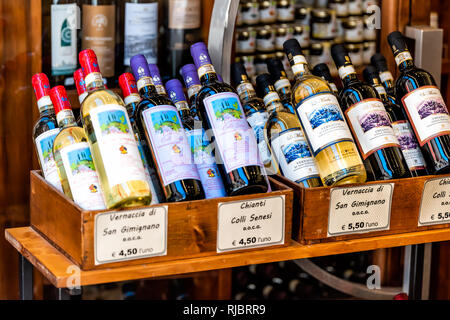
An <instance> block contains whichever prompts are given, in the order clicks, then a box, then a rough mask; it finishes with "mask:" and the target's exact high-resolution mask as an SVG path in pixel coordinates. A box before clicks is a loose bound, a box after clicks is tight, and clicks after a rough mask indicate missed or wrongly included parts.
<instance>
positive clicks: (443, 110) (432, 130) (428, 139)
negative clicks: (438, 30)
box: [388, 31, 450, 174]
mask: <svg viewBox="0 0 450 320" xmlns="http://www.w3.org/2000/svg"><path fill="white" fill-rule="evenodd" d="M388 41H389V44H390V45H391V48H392V52H393V53H394V57H395V62H396V63H397V66H398V68H399V70H400V76H399V77H398V79H397V81H396V82H395V93H396V97H397V101H399V102H400V101H401V102H402V105H403V108H404V109H405V111H406V113H407V115H408V118H409V121H410V122H411V125H412V127H413V129H414V132H415V134H416V138H417V141H419V145H420V147H421V148H422V153H423V155H424V157H425V159H426V160H427V162H428V164H429V171H430V173H432V174H441V173H448V172H450V116H449V112H448V109H447V106H446V105H445V102H444V99H443V98H442V95H441V92H440V90H439V88H438V87H437V86H436V82H435V81H434V79H433V76H432V75H431V74H430V73H429V72H427V71H425V70H423V69H419V68H417V67H416V66H415V65H414V61H413V58H412V56H411V54H410V52H409V50H408V47H407V45H406V43H405V40H404V39H403V35H402V34H401V33H400V32H398V31H395V32H392V33H391V34H389V36H388Z"/></svg>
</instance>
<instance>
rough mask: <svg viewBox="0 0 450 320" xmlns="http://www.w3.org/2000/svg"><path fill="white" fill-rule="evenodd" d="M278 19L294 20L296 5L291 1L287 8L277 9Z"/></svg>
mask: <svg viewBox="0 0 450 320" xmlns="http://www.w3.org/2000/svg"><path fill="white" fill-rule="evenodd" d="M277 19H278V21H293V20H294V6H293V4H292V3H291V4H290V5H289V7H287V8H278V9H277Z"/></svg>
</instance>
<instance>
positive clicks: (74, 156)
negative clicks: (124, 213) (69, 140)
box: [60, 142, 106, 210]
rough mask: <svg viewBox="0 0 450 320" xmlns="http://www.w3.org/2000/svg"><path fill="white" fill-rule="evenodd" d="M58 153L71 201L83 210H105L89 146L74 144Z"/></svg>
mask: <svg viewBox="0 0 450 320" xmlns="http://www.w3.org/2000/svg"><path fill="white" fill-rule="evenodd" d="M60 152H61V159H62V164H63V166H64V171H65V172H66V176H67V181H68V183H69V186H70V192H71V193H72V197H73V201H74V202H75V203H76V204H78V205H79V206H80V207H81V208H83V209H84V210H103V209H106V206H105V202H104V199H103V193H102V190H101V188H100V182H99V179H98V176H97V171H95V166H94V162H93V161H92V155H91V150H90V149H89V144H88V143H87V142H80V143H75V144H72V145H70V146H67V147H65V148H63V149H61V151H60Z"/></svg>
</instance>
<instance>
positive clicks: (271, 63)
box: [267, 58, 286, 81]
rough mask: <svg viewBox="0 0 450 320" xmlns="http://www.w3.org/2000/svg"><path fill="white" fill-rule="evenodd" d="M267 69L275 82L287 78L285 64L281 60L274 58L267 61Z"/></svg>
mask: <svg viewBox="0 0 450 320" xmlns="http://www.w3.org/2000/svg"><path fill="white" fill-rule="evenodd" d="M267 69H268V70H269V73H270V75H271V76H272V77H273V80H274V81H276V80H279V79H280V78H282V77H286V71H284V67H283V63H282V62H281V60H280V59H277V58H274V59H269V60H267Z"/></svg>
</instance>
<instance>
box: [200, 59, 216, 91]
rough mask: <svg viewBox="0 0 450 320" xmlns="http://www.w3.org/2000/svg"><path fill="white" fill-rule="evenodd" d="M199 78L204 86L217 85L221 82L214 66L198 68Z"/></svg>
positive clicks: (206, 65) (208, 65)
mask: <svg viewBox="0 0 450 320" xmlns="http://www.w3.org/2000/svg"><path fill="white" fill-rule="evenodd" d="M198 77H199V79H200V83H201V84H202V85H203V86H204V85H206V84H210V83H215V82H218V81H219V78H218V77H217V73H216V70H214V67H213V65H212V64H205V65H202V66H200V68H198Z"/></svg>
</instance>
